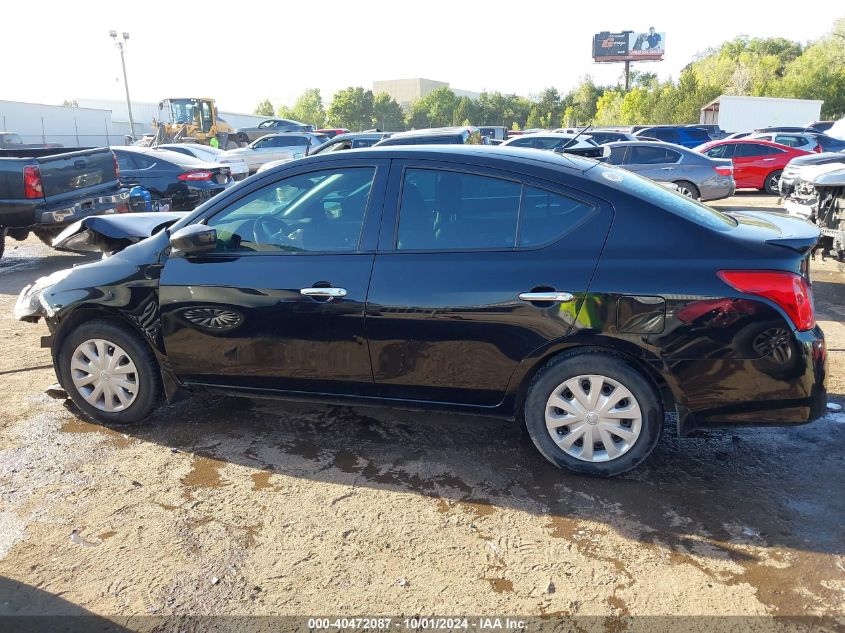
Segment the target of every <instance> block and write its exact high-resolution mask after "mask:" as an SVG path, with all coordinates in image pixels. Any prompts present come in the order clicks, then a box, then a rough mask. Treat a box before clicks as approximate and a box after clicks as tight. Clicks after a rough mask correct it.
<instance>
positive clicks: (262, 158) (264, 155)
mask: <svg viewBox="0 0 845 633" xmlns="http://www.w3.org/2000/svg"><path fill="white" fill-rule="evenodd" d="M328 139H329V137H328V136H326V135H325V134H312V133H306V132H300V133H292V134H268V135H267V136H263V137H261V138H260V139H258V140H257V141H253V142H252V143H250V144H249V145H247V146H246V147H241V148H239V149H231V150H229V151H228V152H226V154H227V155H228V156H231V157H235V156H236V157H238V158H240V159H242V160H243V161H244V162H246V164H247V165H248V166H249V169H250V171H257V170H258V168H259V167H261V166H262V165H263V164H264V163H269V162H270V161H271V160H286V159H291V160H292V159H294V158H302V157H303V156H307V155H308V154H309V153H310V151H311V149H312V148H316V147H317V146H318V145H321V144H323V143H325V142H326V141H327V140H328Z"/></svg>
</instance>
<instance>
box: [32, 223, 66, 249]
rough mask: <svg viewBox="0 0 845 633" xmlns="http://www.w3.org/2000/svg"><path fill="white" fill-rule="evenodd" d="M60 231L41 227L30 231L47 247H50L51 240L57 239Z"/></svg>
mask: <svg viewBox="0 0 845 633" xmlns="http://www.w3.org/2000/svg"><path fill="white" fill-rule="evenodd" d="M62 230H63V229H62V228H57V227H45V226H42V227H39V228H37V229H32V232H33V233H35V237H37V238H38V239H39V240H41V241H42V242H44V243H45V244H46V245H47V246H50V247H52V246H53V240H54V239H56V238H57V237H58V235H59V233H61V232H62Z"/></svg>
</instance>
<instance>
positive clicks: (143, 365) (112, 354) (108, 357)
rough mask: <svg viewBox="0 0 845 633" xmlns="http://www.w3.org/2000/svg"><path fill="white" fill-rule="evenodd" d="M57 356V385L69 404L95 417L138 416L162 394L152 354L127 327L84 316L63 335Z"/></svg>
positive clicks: (114, 420)
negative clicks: (79, 323) (80, 322)
mask: <svg viewBox="0 0 845 633" xmlns="http://www.w3.org/2000/svg"><path fill="white" fill-rule="evenodd" d="M57 362H58V365H59V366H58V374H59V378H60V380H61V383H62V386H63V387H64V388H65V390H66V391H67V392H68V395H70V397H71V399H72V400H73V402H74V404H76V406H78V407H79V408H80V409H81V410H82V411H83V412H84V413H85V414H87V415H88V416H89V417H91V418H93V419H95V420H98V421H100V422H105V423H109V424H130V423H134V422H139V421H141V420H143V419H144V418H145V417H146V416H147V415H148V414H149V413H150V412H151V411H152V410H153V409H154V408H155V407H156V406H157V405H158V403H159V401H160V399H161V391H162V387H161V376H160V374H159V368H158V364H157V363H156V359H155V356H154V355H153V353H152V350H151V349H150V348H149V346H148V345H147V344H146V343H145V342H144V341H143V339H141V337H140V336H139V335H138V334H136V333H135V332H132V331H131V330H130V329H129V328H127V327H122V326H120V325H117V324H115V323H112V322H108V321H89V322H86V323H84V324H82V325H80V326H79V327H77V328H76V329H74V330H73V331H72V332H70V333H69V334H68V336H67V337H66V338H65V339H64V341H63V343H62V347H61V350H60V351H59V355H58V358H57Z"/></svg>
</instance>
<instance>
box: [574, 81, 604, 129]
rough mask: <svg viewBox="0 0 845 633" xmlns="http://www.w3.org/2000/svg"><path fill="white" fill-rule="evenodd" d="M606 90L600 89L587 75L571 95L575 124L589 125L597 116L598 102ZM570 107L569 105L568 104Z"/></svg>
mask: <svg viewBox="0 0 845 633" xmlns="http://www.w3.org/2000/svg"><path fill="white" fill-rule="evenodd" d="M604 90H605V89H604V88H600V87H598V86H597V85H596V84H595V83H594V82H593V78H592V77H590V76H589V75H586V76H585V77H583V78H582V79H581V81H579V82H578V85H577V86H575V88H573V89H572V92H571V93H570V99H571V105H572V108H573V115H574V116H575V124H576V125H579V124H585V123H589V122H590V121H592V120H593V118H595V116H596V101H598V98H599V97H600V96H601V95H602V94H603V93H604ZM567 105H569V104H567Z"/></svg>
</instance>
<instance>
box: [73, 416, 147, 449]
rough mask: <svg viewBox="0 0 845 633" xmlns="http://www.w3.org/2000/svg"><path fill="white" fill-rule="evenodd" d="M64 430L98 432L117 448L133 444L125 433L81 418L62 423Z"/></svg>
mask: <svg viewBox="0 0 845 633" xmlns="http://www.w3.org/2000/svg"><path fill="white" fill-rule="evenodd" d="M62 431H63V432H64V433H98V434H100V435H103V436H104V437H105V438H106V439H107V440H108V442H109V443H110V444H111V445H112V446H115V447H117V448H126V447H127V446H130V445H131V444H132V438H131V437H126V436H124V435H123V433H118V432H117V431H115V430H113V429H110V428H108V427H107V426H101V425H99V424H91V423H90V422H85V421H84V420H80V419H79V418H71V419H70V420H68V421H67V422H65V423H64V424H62Z"/></svg>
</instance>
